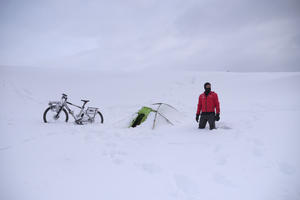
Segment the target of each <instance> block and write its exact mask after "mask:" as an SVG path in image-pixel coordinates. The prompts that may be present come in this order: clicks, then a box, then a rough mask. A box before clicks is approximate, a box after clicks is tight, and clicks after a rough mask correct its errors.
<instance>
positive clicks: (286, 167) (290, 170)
mask: <svg viewBox="0 0 300 200" xmlns="http://www.w3.org/2000/svg"><path fill="white" fill-rule="evenodd" d="M278 167H279V170H280V172H281V173H283V174H286V175H292V174H294V173H295V168H294V167H293V166H291V165H290V164H288V163H285V162H280V163H279V164H278Z"/></svg>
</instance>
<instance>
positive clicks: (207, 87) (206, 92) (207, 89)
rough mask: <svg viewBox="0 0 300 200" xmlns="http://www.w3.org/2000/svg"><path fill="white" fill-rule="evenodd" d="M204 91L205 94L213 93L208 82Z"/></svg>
mask: <svg viewBox="0 0 300 200" xmlns="http://www.w3.org/2000/svg"><path fill="white" fill-rule="evenodd" d="M204 89H205V94H208V93H210V91H211V84H210V83H209V82H206V83H205V84H204Z"/></svg>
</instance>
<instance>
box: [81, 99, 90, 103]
mask: <svg viewBox="0 0 300 200" xmlns="http://www.w3.org/2000/svg"><path fill="white" fill-rule="evenodd" d="M81 101H83V102H84V103H87V102H89V101H90V100H84V99H81Z"/></svg>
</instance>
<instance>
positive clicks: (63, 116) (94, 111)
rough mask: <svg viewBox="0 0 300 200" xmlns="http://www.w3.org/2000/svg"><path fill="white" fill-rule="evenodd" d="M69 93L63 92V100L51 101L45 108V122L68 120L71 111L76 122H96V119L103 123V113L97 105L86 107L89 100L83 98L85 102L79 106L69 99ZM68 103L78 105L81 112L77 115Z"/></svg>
mask: <svg viewBox="0 0 300 200" xmlns="http://www.w3.org/2000/svg"><path fill="white" fill-rule="evenodd" d="M67 100H68V95H66V94H62V97H61V101H50V102H49V107H48V108H47V109H46V110H45V112H44V114H43V120H44V122H45V123H54V122H68V120H69V114H68V113H70V114H71V115H72V116H73V118H74V119H75V123H76V124H80V125H82V124H85V123H94V122H95V121H97V122H100V123H103V121H104V120H103V115H102V114H101V112H100V111H99V110H98V108H95V107H88V108H87V109H85V105H86V104H87V103H88V102H89V100H81V101H82V102H83V105H82V106H77V105H75V104H72V103H70V102H68V101H67ZM68 105H71V106H74V107H77V108H79V109H80V112H79V113H78V114H77V115H75V114H74V111H72V110H71V109H70V108H69V106H68Z"/></svg>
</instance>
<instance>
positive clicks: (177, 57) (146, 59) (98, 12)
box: [0, 0, 300, 71]
mask: <svg viewBox="0 0 300 200" xmlns="http://www.w3.org/2000/svg"><path fill="white" fill-rule="evenodd" d="M299 10H300V3H299V1H297V0H294V1H293V0H287V1H278V0H276V1H266V0H262V1H258V0H257V1H250V0H243V1H237V0H228V1H216V0H212V1H209V0H203V1H196V0H195V1H183V0H173V1H171V0H166V1H158V0H153V1H148V0H142V1H137V0H131V1H121V0H119V1H118V0H113V1H95V0H86V1H81V0H73V1H71V0H61V1H58V0H53V1H50V0H49V1H38V0H27V1H25V0H24V1H14V0H10V1H9V0H2V1H0V28H1V32H0V45H1V49H0V64H5V65H39V66H82V67H83V66H89V67H98V68H103V69H109V68H110V69H111V68H112V69H119V68H144V67H173V68H191V69H199V70H234V71H300V65H299V62H300V29H299V25H298V24H300V23H299V22H300V14H299V13H300V12H299Z"/></svg>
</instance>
